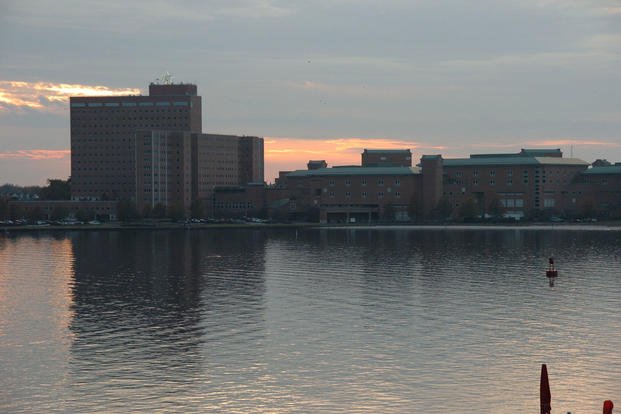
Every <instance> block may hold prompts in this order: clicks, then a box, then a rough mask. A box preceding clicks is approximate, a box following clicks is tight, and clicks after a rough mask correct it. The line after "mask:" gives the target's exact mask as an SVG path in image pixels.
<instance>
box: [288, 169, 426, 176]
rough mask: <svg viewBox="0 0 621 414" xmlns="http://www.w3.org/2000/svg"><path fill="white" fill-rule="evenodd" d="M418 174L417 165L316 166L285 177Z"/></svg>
mask: <svg viewBox="0 0 621 414" xmlns="http://www.w3.org/2000/svg"><path fill="white" fill-rule="evenodd" d="M414 174H420V168H417V167H339V168H318V169H316V170H296V171H292V172H290V173H289V174H287V177H324V176H347V175H358V176H360V175H369V176H373V175H414Z"/></svg>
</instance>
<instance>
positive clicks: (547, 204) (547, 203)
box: [543, 198, 554, 208]
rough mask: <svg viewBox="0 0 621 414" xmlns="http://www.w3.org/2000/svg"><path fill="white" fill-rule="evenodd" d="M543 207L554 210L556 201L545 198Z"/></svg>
mask: <svg viewBox="0 0 621 414" xmlns="http://www.w3.org/2000/svg"><path fill="white" fill-rule="evenodd" d="M543 207H545V208H552V207H554V199H553V198H544V199H543Z"/></svg>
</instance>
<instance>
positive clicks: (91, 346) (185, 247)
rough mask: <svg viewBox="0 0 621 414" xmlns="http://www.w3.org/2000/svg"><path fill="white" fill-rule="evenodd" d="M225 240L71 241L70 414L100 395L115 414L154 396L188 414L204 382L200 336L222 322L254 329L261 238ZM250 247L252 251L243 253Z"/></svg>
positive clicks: (155, 235)
mask: <svg viewBox="0 0 621 414" xmlns="http://www.w3.org/2000/svg"><path fill="white" fill-rule="evenodd" d="M229 236H230V235H229ZM234 240H235V246H233V245H232V244H233V243H232V242H231V240H230V239H229V238H228V237H227V235H226V234H222V233H214V234H206V233H197V232H136V233H132V232H122V233H120V232H89V233H82V234H79V235H77V236H76V237H75V238H74V239H73V252H74V257H75V261H74V278H75V281H74V284H73V299H74V305H73V309H74V315H75V316H74V319H73V321H72V323H71V325H70V329H71V331H72V332H73V334H74V340H73V343H72V346H71V354H72V355H71V369H70V373H69V374H70V376H71V383H72V384H73V387H72V391H73V396H72V398H70V399H69V400H68V408H69V409H70V410H71V411H90V410H92V409H93V408H95V407H94V406H93V405H92V404H93V397H94V396H96V395H99V394H101V393H102V392H104V391H105V400H104V401H105V407H106V409H107V410H112V411H116V412H118V411H134V410H138V411H140V410H147V411H149V410H150V409H152V408H154V407H153V406H152V404H153V396H154V395H158V401H159V404H162V403H163V404H164V406H170V407H171V408H172V407H174V409H175V410H185V409H191V407H192V406H193V404H195V402H196V401H195V400H196V398H200V395H201V391H200V389H201V388H202V387H203V385H204V384H205V383H208V382H209V375H210V372H209V369H208V366H209V362H208V361H207V360H208V359H209V358H210V357H211V356H210V355H209V350H208V348H206V347H205V343H206V341H207V338H209V337H212V336H214V335H215V331H218V330H219V329H220V328H219V325H220V323H222V322H223V323H224V326H227V327H229V328H230V326H239V325H243V324H244V323H246V324H250V325H252V326H253V327H254V328H253V329H258V328H257V323H256V322H257V318H259V319H260V317H261V316H260V312H258V311H257V309H256V306H253V305H252V303H253V302H254V303H256V302H260V301H261V296H262V294H263V286H262V285H263V280H262V271H261V260H260V256H261V252H262V249H261V246H260V243H261V239H258V240H257V239H256V238H254V239H253V238H250V239H244V240H245V242H242V241H241V240H240V239H234ZM249 245H251V246H252V250H253V251H254V253H253V254H249V255H246V254H242V253H244V252H246V251H248V250H250V249H249V247H250V246H249ZM244 248H245V249H244ZM257 258H259V260H257ZM244 269H246V270H248V272H247V273H245V272H241V271H240V270H244ZM245 274H247V275H252V276H253V277H251V278H245V277H244V275H245ZM230 275H235V276H241V277H229V276H230ZM248 308H252V310H253V311H252V312H248V311H247V310H248ZM213 313H217V314H218V316H219V317H220V318H222V319H220V320H219V321H218V322H220V323H216V321H214V320H212V319H211V315H212V314H213ZM227 317H229V318H233V319H239V320H240V321H238V323H236V324H234V323H230V322H228V323H227V322H226V320H225V319H226V318H227ZM244 318H245V319H246V321H245V322H243V321H241V320H243V319H244ZM223 319H224V320H223ZM100 398H101V397H99V398H98V400H99V401H98V404H101V399H100ZM159 406H160V407H161V405H159Z"/></svg>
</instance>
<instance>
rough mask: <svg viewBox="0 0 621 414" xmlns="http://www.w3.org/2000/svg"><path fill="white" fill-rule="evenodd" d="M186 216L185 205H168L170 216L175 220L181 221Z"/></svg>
mask: <svg viewBox="0 0 621 414" xmlns="http://www.w3.org/2000/svg"><path fill="white" fill-rule="evenodd" d="M184 216H185V213H184V211H183V207H182V206H181V205H180V204H179V203H175V204H173V205H171V206H170V207H168V217H169V218H170V219H171V220H173V221H179V220H181V219H182V218H183V217H184Z"/></svg>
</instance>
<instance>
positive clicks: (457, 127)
mask: <svg viewBox="0 0 621 414" xmlns="http://www.w3.org/2000/svg"><path fill="white" fill-rule="evenodd" d="M86 4H88V6H86ZM164 71H169V72H170V73H171V74H173V75H174V77H175V78H174V80H175V81H185V82H193V83H196V84H197V85H198V88H199V93H200V95H201V96H202V97H203V131H204V132H209V133H228V134H245V135H258V136H263V137H265V151H266V155H265V163H266V180H267V181H273V178H274V177H275V176H276V175H277V171H278V170H291V169H296V168H305V165H306V162H307V161H308V160H309V159H325V160H326V161H327V162H328V164H329V165H339V164H355V163H359V162H360V152H361V151H362V150H363V149H364V148H409V149H411V150H412V152H413V153H414V159H415V160H416V159H418V158H419V157H420V156H421V155H422V154H443V155H444V156H445V157H457V156H467V155H468V154H470V153H482V152H517V151H519V150H520V148H523V147H541V146H545V147H554V148H561V149H562V150H563V151H564V152H565V154H566V156H569V155H570V153H571V152H572V151H573V154H574V156H576V157H580V158H582V159H584V160H586V161H593V160H595V159H596V158H607V159H608V160H610V161H621V82H619V73H621V2H620V1H619V0H521V1H509V0H480V1H479V0H474V1H473V0H470V1H466V0H462V1H457V0H433V1H424V0H392V1H391V0H288V1H276V0H188V1H181V2H173V1H167V0H150V1H141V0H135V1H131V2H127V1H120V0H94V1H89V2H83V1H78V0H66V1H62V0H61V1H52V0H41V1H29V0H5V1H2V2H0V184H2V183H4V182H11V183H14V184H21V185H27V184H43V183H44V182H45V179H46V178H48V177H58V178H65V177H67V176H68V175H69V173H70V168H69V167H70V165H69V160H70V156H69V147H70V142H69V110H68V97H69V96H77V95H106V94H129V93H132V94H135V93H141V92H142V93H146V88H147V85H148V83H149V82H151V81H153V80H154V79H155V78H157V77H159V76H160V75H161V74H162V73H163V72H164Z"/></svg>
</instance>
